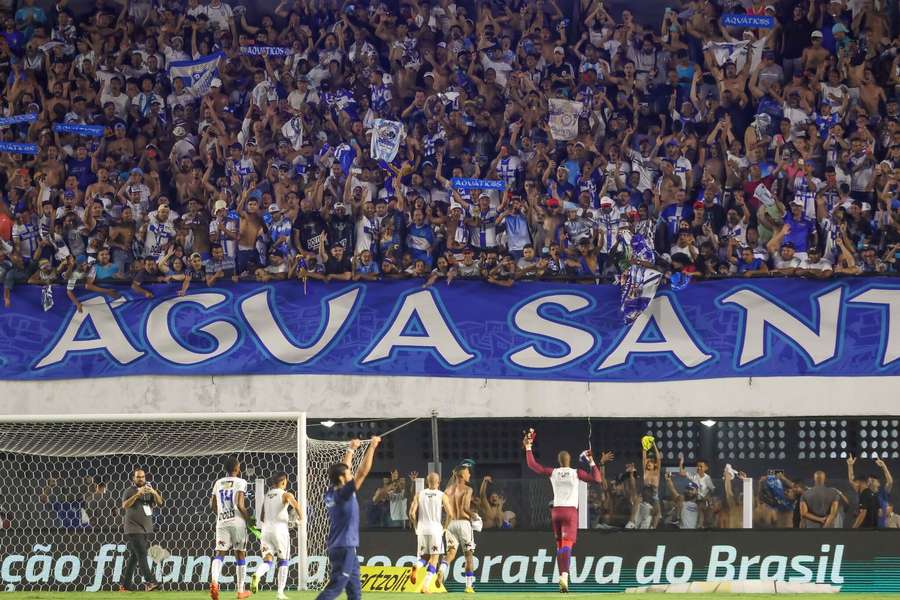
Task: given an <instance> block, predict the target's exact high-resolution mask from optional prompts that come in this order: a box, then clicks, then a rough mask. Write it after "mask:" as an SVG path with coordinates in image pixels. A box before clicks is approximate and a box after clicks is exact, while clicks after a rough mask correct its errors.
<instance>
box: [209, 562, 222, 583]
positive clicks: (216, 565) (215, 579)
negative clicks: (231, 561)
mask: <svg viewBox="0 0 900 600" xmlns="http://www.w3.org/2000/svg"><path fill="white" fill-rule="evenodd" d="M211 570H212V575H211V581H210V583H214V584H216V585H219V575H221V574H222V557H221V556H214V557H213V560H212V569H211Z"/></svg>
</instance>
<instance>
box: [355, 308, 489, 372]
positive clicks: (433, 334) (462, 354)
mask: <svg viewBox="0 0 900 600" xmlns="http://www.w3.org/2000/svg"><path fill="white" fill-rule="evenodd" d="M414 316H415V317H416V318H417V319H418V322H419V323H420V324H421V326H422V333H421V335H407V334H405V333H404V332H405V331H406V330H407V327H408V326H409V325H410V321H411V320H412V319H413V317H414ZM376 339H377V342H376V343H375V345H374V347H373V348H372V350H371V351H370V352H369V353H368V354H367V355H366V357H365V358H363V359H362V361H361V364H368V363H372V362H375V361H377V360H384V359H386V358H389V357H390V356H391V354H392V353H393V352H394V350H395V349H397V348H404V347H407V348H410V347H411V348H430V349H432V350H434V352H435V353H436V354H437V356H438V357H439V358H440V359H441V360H442V361H443V362H445V363H447V364H448V365H449V366H451V367H458V366H460V365H462V364H463V363H465V362H468V361H470V360H472V359H473V358H475V356H476V355H475V354H473V353H471V352H468V351H467V350H466V349H465V348H464V347H463V345H462V343H461V342H460V340H459V339H457V337H456V336H455V335H453V332H452V331H451V325H450V324H449V323H448V321H447V319H446V318H445V317H444V314H443V312H442V311H441V309H440V308H438V305H437V302H436V301H435V298H434V295H433V294H432V292H431V291H430V290H422V291H420V292H415V293H412V294H407V295H406V296H405V297H403V303H402V304H401V305H400V308H399V309H398V310H397V311H396V312H395V313H394V317H393V319H391V322H390V324H389V325H388V327H387V328H386V329H385V331H384V333H382V334H381V336H380V337H379V338H376Z"/></svg>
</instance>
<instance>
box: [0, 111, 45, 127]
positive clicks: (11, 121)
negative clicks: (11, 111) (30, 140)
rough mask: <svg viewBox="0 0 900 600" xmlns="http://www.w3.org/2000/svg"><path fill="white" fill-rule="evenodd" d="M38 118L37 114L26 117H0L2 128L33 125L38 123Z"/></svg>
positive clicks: (26, 115) (29, 114)
mask: <svg viewBox="0 0 900 600" xmlns="http://www.w3.org/2000/svg"><path fill="white" fill-rule="evenodd" d="M37 118H38V116H37V115H36V114H35V113H28V114H25V115H13V116H11V117H0V127H7V126H9V125H18V124H19V123H33V122H34V121H37Z"/></svg>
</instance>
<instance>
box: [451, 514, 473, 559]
mask: <svg viewBox="0 0 900 600" xmlns="http://www.w3.org/2000/svg"><path fill="white" fill-rule="evenodd" d="M447 533H448V534H450V535H452V536H453V541H455V542H456V543H455V544H454V545H452V546H451V545H450V541H451V538H450V536H449V535H448V537H447V546H448V547H450V548H460V549H461V550H462V551H463V552H471V551H473V550H475V534H474V533H473V532H472V522H471V521H465V520H462V519H459V520H456V521H450V525H449V526H448V527H447Z"/></svg>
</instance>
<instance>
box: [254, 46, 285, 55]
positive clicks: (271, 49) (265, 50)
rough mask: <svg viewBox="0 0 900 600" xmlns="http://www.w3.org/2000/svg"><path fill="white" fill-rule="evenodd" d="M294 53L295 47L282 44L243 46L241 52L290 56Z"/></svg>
mask: <svg viewBox="0 0 900 600" xmlns="http://www.w3.org/2000/svg"><path fill="white" fill-rule="evenodd" d="M293 53H294V49H293V48H285V47H282V46H242V47H241V54H247V55H249V56H289V55H291V54H293Z"/></svg>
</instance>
